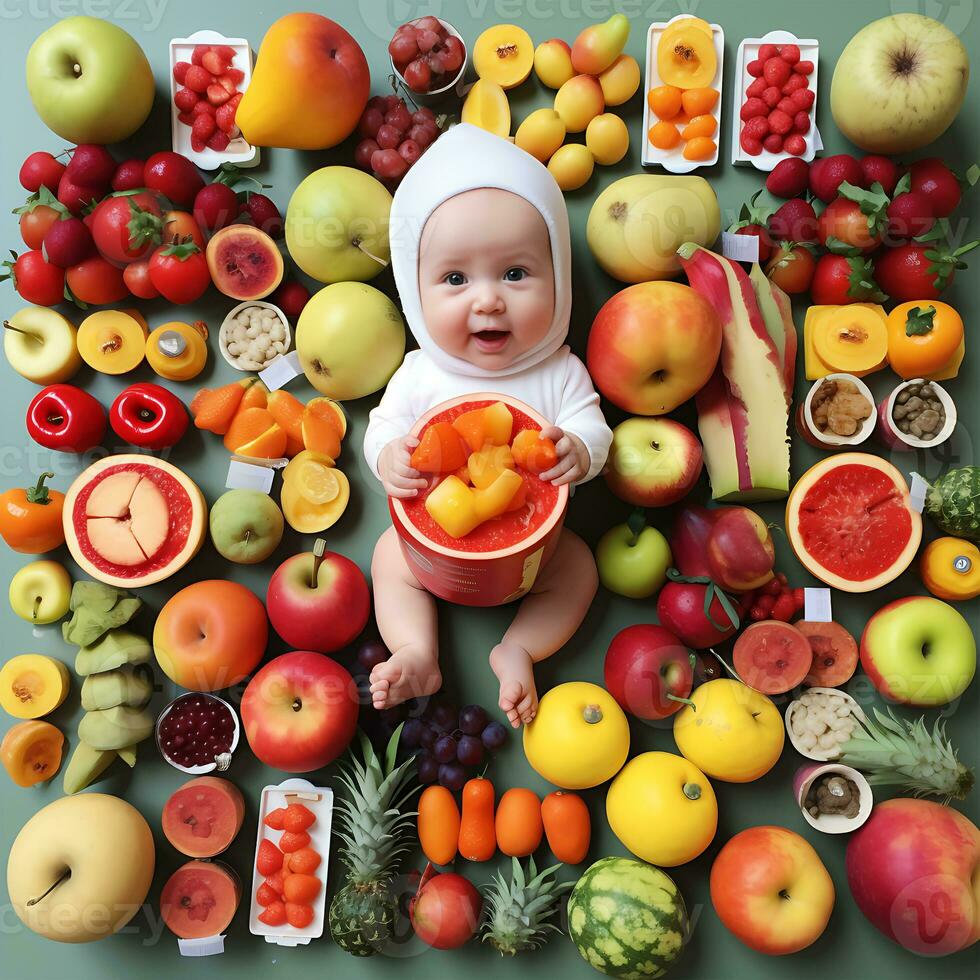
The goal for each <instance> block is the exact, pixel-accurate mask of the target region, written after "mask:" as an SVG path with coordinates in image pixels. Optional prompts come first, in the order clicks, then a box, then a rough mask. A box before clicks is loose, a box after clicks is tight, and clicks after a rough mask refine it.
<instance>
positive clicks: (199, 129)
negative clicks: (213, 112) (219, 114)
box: [191, 112, 215, 140]
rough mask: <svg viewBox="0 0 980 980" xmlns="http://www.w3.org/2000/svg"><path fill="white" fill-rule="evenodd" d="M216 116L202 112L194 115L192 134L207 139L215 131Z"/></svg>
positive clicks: (200, 138)
mask: <svg viewBox="0 0 980 980" xmlns="http://www.w3.org/2000/svg"><path fill="white" fill-rule="evenodd" d="M214 126H215V123H214V116H209V115H208V114H207V113H206V112H202V113H201V114H200V115H199V116H195V117H194V124H193V125H192V126H191V136H193V137H196V138H197V139H199V140H206V139H207V138H208V137H209V136H210V135H211V134H212V133H213V132H214Z"/></svg>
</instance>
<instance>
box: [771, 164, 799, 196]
mask: <svg viewBox="0 0 980 980" xmlns="http://www.w3.org/2000/svg"><path fill="white" fill-rule="evenodd" d="M809 179H810V167H809V165H808V164H806V163H804V162H803V161H802V160H780V161H779V163H777V164H776V166H775V167H773V168H772V171H771V172H770V174H769V176H768V177H767V178H766V190H767V191H769V193H770V194H772V195H774V196H775V197H782V198H785V199H789V198H791V197H797V196H798V195H800V194H802V193H803V192H804V191H805V190H806V188H807V184H808V183H809Z"/></svg>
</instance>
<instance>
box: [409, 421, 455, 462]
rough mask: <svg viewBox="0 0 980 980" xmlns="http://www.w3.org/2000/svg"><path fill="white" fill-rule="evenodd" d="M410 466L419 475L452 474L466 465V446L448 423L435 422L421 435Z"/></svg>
mask: <svg viewBox="0 0 980 980" xmlns="http://www.w3.org/2000/svg"><path fill="white" fill-rule="evenodd" d="M410 462H411V465H412V467H413V468H414V469H416V470H418V471H419V472H420V473H452V472H453V470H458V469H460V468H461V467H463V466H465V465H466V446H465V445H464V444H463V440H462V439H461V438H460V435H459V433H458V432H457V431H456V429H454V428H453V426H452V424H451V423H449V422H436V423H435V424H433V425H430V426H429V427H428V428H427V429H426V430H425V431H424V432H423V433H422V438H421V440H420V441H419V444H418V445H417V446H416V447H415V451H414V452H413V453H412V458H411V461H410Z"/></svg>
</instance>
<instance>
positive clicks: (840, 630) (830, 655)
mask: <svg viewBox="0 0 980 980" xmlns="http://www.w3.org/2000/svg"><path fill="white" fill-rule="evenodd" d="M794 625H795V626H796V628H797V629H798V630H799V631H800V632H801V633H802V634H803V635H804V636H805V637H806V638H807V640H809V642H810V650H811V651H812V653H813V662H812V663H811V664H810V672H809V673H808V674H807V675H806V677H805V678H804V679H803V683H804V684H805V685H806V686H807V687H840V686H841V684H844V683H845V682H846V681H849V680H850V679H851V678H852V677H853V676H854V671H855V670H857V664H858V645H857V642H856V641H855V639H854V637H853V636H851V634H850V633H848V632H847V630H846V629H844V627H843V626H841V625H840V623H833V622H831V623H818V622H810V621H808V620H805V619H801V620H800V621H799V622H798V623H794Z"/></svg>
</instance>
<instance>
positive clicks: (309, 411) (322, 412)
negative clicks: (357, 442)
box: [302, 398, 341, 459]
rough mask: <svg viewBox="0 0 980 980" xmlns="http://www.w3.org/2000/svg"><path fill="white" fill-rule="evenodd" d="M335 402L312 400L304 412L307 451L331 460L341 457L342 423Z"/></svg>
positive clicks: (319, 399)
mask: <svg viewBox="0 0 980 980" xmlns="http://www.w3.org/2000/svg"><path fill="white" fill-rule="evenodd" d="M333 406H334V402H332V401H331V400H330V399H329V398H312V399H310V401H308V402H307V403H306V408H305V409H304V411H303V420H302V434H303V444H304V445H305V446H306V448H307V449H312V450H313V451H314V452H316V453H322V454H323V455H324V456H329V457H330V458H331V459H336V458H337V457H338V456H339V455H340V438H341V432H340V422H339V419H338V415H337V411H336V409H335V408H334V407H333Z"/></svg>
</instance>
